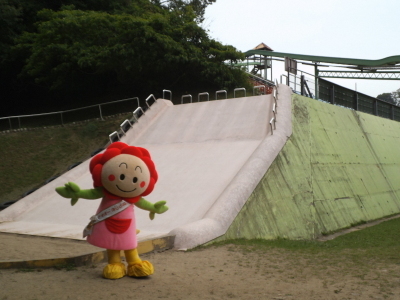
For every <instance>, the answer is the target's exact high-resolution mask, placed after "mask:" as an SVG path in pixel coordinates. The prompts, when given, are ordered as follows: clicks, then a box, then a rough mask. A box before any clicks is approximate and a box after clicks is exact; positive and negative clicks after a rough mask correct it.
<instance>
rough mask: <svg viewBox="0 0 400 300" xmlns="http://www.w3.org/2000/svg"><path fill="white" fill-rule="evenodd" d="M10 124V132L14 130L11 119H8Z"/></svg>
mask: <svg viewBox="0 0 400 300" xmlns="http://www.w3.org/2000/svg"><path fill="white" fill-rule="evenodd" d="M8 122H9V123H10V130H12V125H11V118H8Z"/></svg>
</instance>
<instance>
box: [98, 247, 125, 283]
mask: <svg viewBox="0 0 400 300" xmlns="http://www.w3.org/2000/svg"><path fill="white" fill-rule="evenodd" d="M107 256H108V265H107V266H106V267H105V268H104V270H103V277H104V278H107V279H119V278H121V277H124V276H125V275H126V268H125V265H124V264H123V263H122V262H121V251H120V250H109V249H107Z"/></svg>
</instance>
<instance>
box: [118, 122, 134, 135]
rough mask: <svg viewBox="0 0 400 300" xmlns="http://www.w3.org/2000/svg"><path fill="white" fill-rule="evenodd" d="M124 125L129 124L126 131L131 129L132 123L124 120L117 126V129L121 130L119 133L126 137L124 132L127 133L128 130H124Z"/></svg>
mask: <svg viewBox="0 0 400 300" xmlns="http://www.w3.org/2000/svg"><path fill="white" fill-rule="evenodd" d="M126 123H128V124H129V128H128V130H129V129H130V128H132V123H131V122H130V121H129V120H128V119H126V120H125V121H123V122H122V123H121V125H119V127H120V128H121V131H122V132H123V134H125V135H126V131H128V130H126V131H125V130H124V126H125V125H126Z"/></svg>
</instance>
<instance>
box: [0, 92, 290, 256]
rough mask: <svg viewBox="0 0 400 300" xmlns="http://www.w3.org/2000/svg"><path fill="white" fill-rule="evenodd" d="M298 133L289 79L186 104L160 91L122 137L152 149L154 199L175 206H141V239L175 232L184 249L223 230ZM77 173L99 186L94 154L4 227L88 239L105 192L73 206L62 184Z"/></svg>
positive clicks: (15, 210) (3, 217) (83, 183)
mask: <svg viewBox="0 0 400 300" xmlns="http://www.w3.org/2000/svg"><path fill="white" fill-rule="evenodd" d="M275 99H276V100H275ZM274 103H275V104H277V106H274ZM273 117H275V119H276V123H275V124H274V122H272V123H270V121H271V119H272V118H273ZM274 125H276V128H274ZM291 133H292V127H291V90H290V88H288V87H287V86H284V85H279V86H278V87H277V91H276V98H275V97H274V96H273V95H261V96H253V97H243V98H235V99H227V100H218V101H209V102H198V103H190V104H183V105H173V104H172V103H171V102H170V101H168V100H163V99H158V100H157V101H156V102H155V103H154V104H153V105H152V106H151V108H150V109H149V110H148V111H147V112H146V114H145V115H143V116H142V117H141V118H140V119H139V121H138V122H137V123H136V124H135V125H134V126H133V128H132V129H130V130H129V131H128V132H127V133H126V135H125V136H123V137H122V138H121V141H122V142H125V143H128V144H130V145H134V146H140V147H144V148H146V149H148V150H149V151H150V153H151V155H152V158H153V160H154V161H155V164H156V167H157V170H158V173H159V181H158V182H157V184H156V187H155V189H154V191H153V192H152V193H151V194H150V195H148V196H147V197H146V199H147V200H149V201H151V202H155V201H159V200H166V201H167V205H168V206H169V210H168V211H167V212H166V213H164V214H161V215H156V217H155V219H154V220H152V221H151V220H150V219H149V216H148V212H146V211H142V210H140V209H137V208H136V209H135V213H136V219H137V221H136V222H137V227H138V228H139V229H140V230H141V232H140V234H139V235H138V238H139V241H143V240H148V239H155V238H159V237H163V236H168V235H173V236H175V244H174V247H175V248H176V249H189V248H193V247H195V246H197V245H200V244H203V243H206V242H208V241H211V240H213V239H215V238H217V237H218V236H221V235H223V234H224V233H225V232H226V231H227V229H228V228H229V226H230V224H231V223H232V222H233V220H234V219H235V217H236V216H237V214H238V213H239V211H240V210H241V208H242V207H243V205H244V204H245V202H246V201H247V199H248V198H249V196H250V195H251V193H252V192H253V190H254V189H255V187H256V185H257V184H258V183H259V181H260V180H261V178H262V177H263V175H264V174H265V173H266V171H267V170H268V167H269V166H270V165H271V163H272V162H273V160H274V159H275V157H276V156H277V155H278V153H279V151H280V150H281V149H282V147H283V146H284V144H285V143H286V140H287V139H288V137H289V136H290V135H291ZM69 181H72V182H75V183H77V184H78V185H79V186H80V187H81V188H83V189H88V188H92V179H91V175H90V173H89V160H88V161H86V162H84V163H82V164H81V165H79V166H77V167H75V168H74V169H72V170H70V171H69V172H67V173H65V174H64V175H63V176H61V177H59V178H57V179H55V180H54V181H52V182H50V183H49V184H47V185H46V186H44V187H42V188H40V189H39V190H37V191H35V192H34V193H32V194H30V195H28V196H27V197H25V198H23V199H22V200H20V201H18V202H17V203H15V204H14V205H12V206H10V207H9V208H7V209H5V210H3V211H1V212H0V232H10V233H19V234H27V235H37V236H49V237H59V238H69V239H82V230H83V228H84V227H85V225H86V224H87V223H88V220H89V218H90V217H91V216H92V215H93V214H94V213H95V212H96V210H97V207H98V205H99V203H100V202H99V201H100V200H85V199H80V200H79V201H78V203H77V204H76V205H75V206H71V205H70V202H69V200H68V199H64V198H62V197H60V196H59V195H58V194H57V193H56V192H55V188H56V187H58V186H63V185H64V184H65V183H66V182H69Z"/></svg>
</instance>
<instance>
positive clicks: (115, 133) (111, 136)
mask: <svg viewBox="0 0 400 300" xmlns="http://www.w3.org/2000/svg"><path fill="white" fill-rule="evenodd" d="M115 135H116V136H117V137H118V141H119V140H121V137H120V136H119V134H118V132H117V131H114V132H113V133H111V134H109V135H108V138H109V139H110V143H114V140H113V137H114V136H115Z"/></svg>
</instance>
